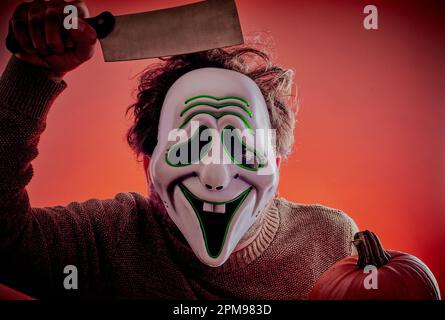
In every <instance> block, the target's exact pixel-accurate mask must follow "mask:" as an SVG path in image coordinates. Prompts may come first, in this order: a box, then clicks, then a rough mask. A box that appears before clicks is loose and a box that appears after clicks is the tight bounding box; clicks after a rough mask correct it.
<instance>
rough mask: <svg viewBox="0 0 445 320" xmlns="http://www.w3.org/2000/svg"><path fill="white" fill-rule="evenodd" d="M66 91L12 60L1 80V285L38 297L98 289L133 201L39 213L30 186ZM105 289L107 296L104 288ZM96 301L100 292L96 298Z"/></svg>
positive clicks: (40, 72)
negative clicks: (74, 285)
mask: <svg viewBox="0 0 445 320" xmlns="http://www.w3.org/2000/svg"><path fill="white" fill-rule="evenodd" d="M65 87H66V84H65V83H64V82H63V81H62V82H60V83H58V82H55V81H53V80H50V79H48V77H47V75H46V74H45V71H44V70H42V69H40V68H37V67H34V66H31V65H29V64H26V63H24V62H22V61H20V60H18V59H16V58H14V57H13V58H11V60H10V62H9V63H8V65H7V67H6V69H5V71H4V73H3V74H2V76H1V79H0V283H3V284H5V285H8V286H10V287H13V288H15V289H17V290H20V291H23V292H25V293H27V294H29V295H32V296H35V297H49V296H54V295H56V296H58V297H60V296H61V295H62V296H66V295H74V296H76V295H77V294H81V295H83V296H84V295H85V293H86V292H92V291H95V290H99V289H97V288H98V283H103V282H104V281H103V280H104V279H102V278H103V277H104V276H105V275H104V274H103V273H101V270H102V268H101V266H103V265H104V264H106V263H107V259H108V257H109V255H110V254H111V251H112V250H113V249H112V248H114V246H115V242H116V241H117V236H118V234H119V230H121V229H122V226H121V225H120V224H119V223H120V222H119V221H120V220H121V219H119V213H122V212H127V213H128V211H131V210H132V209H131V208H133V207H134V204H133V200H132V199H131V197H130V195H127V196H124V195H120V196H119V195H118V196H117V197H116V198H115V199H112V200H107V201H101V200H90V201H87V202H84V203H72V204H70V205H68V206H66V207H61V206H60V207H52V208H32V207H31V206H30V203H29V199H28V194H27V192H26V189H25V188H26V185H27V184H28V183H29V182H30V180H31V178H32V175H33V169H32V166H31V161H32V160H33V159H34V158H35V157H36V156H37V154H38V151H37V144H38V141H39V137H40V134H41V133H42V132H43V130H44V129H45V120H46V115H47V113H48V110H49V108H50V106H51V104H52V102H53V101H54V99H55V98H56V97H57V96H58V95H59V94H60V93H61V92H62V91H63V90H64V89H65ZM68 265H74V266H75V267H76V268H77V275H78V290H66V288H64V279H65V278H66V277H67V275H68V274H65V273H64V271H66V270H64V269H65V267H66V266H68ZM101 290H103V289H101ZM95 294H97V292H95Z"/></svg>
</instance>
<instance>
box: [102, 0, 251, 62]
mask: <svg viewBox="0 0 445 320" xmlns="http://www.w3.org/2000/svg"><path fill="white" fill-rule="evenodd" d="M243 42H244V41H243V34H242V31H241V25H240V22H239V18H238V12H237V9H236V4H235V1H234V0H207V1H202V2H197V3H192V4H188V5H184V6H179V7H174V8H168V9H162V10H156V11H148V12H143V13H136V14H128V15H120V16H115V24H114V28H113V30H112V31H111V33H109V34H108V35H107V36H106V37H105V38H102V39H100V45H101V47H102V51H103V55H104V59H105V61H126V60H138V59H147V58H156V57H164V56H171V55H178V54H185V53H192V52H198V51H204V50H209V49H214V48H222V47H227V46H233V45H239V44H242V43H243Z"/></svg>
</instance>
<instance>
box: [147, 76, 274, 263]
mask: <svg viewBox="0 0 445 320" xmlns="http://www.w3.org/2000/svg"><path fill="white" fill-rule="evenodd" d="M270 128H271V127H270V121H269V114H268V111H267V106H266V102H265V100H264V97H263V95H262V93H261V91H260V89H259V88H258V86H257V85H256V83H255V82H254V81H253V80H252V79H250V78H249V77H247V76H246V75H243V74H241V73H239V72H235V71H231V70H227V69H219V68H202V69H197V70H193V71H191V72H188V73H186V74H185V75H183V76H182V77H181V78H179V79H178V80H177V81H176V82H175V83H174V84H173V85H172V86H171V88H170V89H169V91H168V92H167V95H166V97H165V100H164V103H163V107H162V110H161V117H160V120H159V130H158V142H157V145H156V148H155V149H154V151H153V155H152V157H151V161H150V167H149V170H150V177H151V181H152V184H153V185H154V188H155V190H156V192H157V193H158V194H159V196H160V198H161V199H162V201H163V203H164V206H165V207H166V210H167V212H168V215H169V216H170V218H171V219H172V220H173V222H174V223H175V224H176V226H177V227H178V228H179V230H180V231H181V232H182V234H183V235H184V237H185V239H186V240H187V242H188V244H189V245H190V247H191V248H192V250H193V252H194V253H195V254H196V256H197V257H198V259H199V260H201V261H202V262H203V263H205V264H207V265H209V266H213V267H216V266H220V265H222V264H223V263H224V262H225V261H226V260H227V259H228V258H229V256H230V254H231V253H232V252H233V250H234V249H235V247H236V245H237V244H238V242H239V241H240V239H241V238H242V237H243V236H244V234H245V233H246V231H247V230H248V229H249V228H250V227H251V226H252V224H253V223H254V222H255V220H256V219H257V218H258V217H259V215H260V213H261V211H262V210H263V209H264V208H265V207H266V205H267V204H268V203H269V201H270V200H271V199H272V197H273V196H274V194H275V191H276V188H277V185H278V168H277V163H276V155H275V150H274V146H273V139H274V136H270V135H268V134H270V132H271V130H270ZM205 129H210V130H205ZM233 129H235V130H233ZM236 129H238V130H236ZM257 129H262V130H257ZM229 133H234V137H235V138H233V145H232V144H231V143H232V142H230V141H232V138H230V136H229ZM200 135H201V136H200ZM209 135H210V137H209ZM203 136H205V137H204V141H203V142H199V143H196V141H198V140H199V139H198V138H199V137H201V140H203ZM241 136H242V137H243V138H244V139H245V140H244V144H243V143H241V142H240V141H241V140H240V138H239V137H241ZM224 137H225V138H226V139H224ZM236 137H238V138H236ZM229 138H230V139H229ZM228 141H229V142H228ZM190 145H194V146H195V147H197V148H199V149H196V148H194V147H193V146H192V147H191V149H192V151H191V152H190V156H188V155H187V152H185V154H186V155H187V156H186V157H185V158H184V150H188V147H185V149H184V148H183V147H184V146H190ZM237 145H239V146H242V145H244V146H245V147H241V148H238V149H236V146H237ZM233 146H235V148H233ZM178 150H181V152H179V151H178ZM193 150H194V151H193ZM197 150H199V152H196V151H197ZM231 150H232V151H231ZM234 150H242V151H243V152H241V153H240V152H237V153H236V152H235V151H234ZM178 155H179V157H178ZM240 156H243V157H244V158H247V159H248V160H240V159H241V158H240ZM178 159H179V161H178ZM217 162H218V163H217Z"/></svg>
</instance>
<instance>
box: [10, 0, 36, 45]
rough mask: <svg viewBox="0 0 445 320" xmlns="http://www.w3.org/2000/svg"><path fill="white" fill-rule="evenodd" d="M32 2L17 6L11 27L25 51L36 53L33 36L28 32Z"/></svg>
mask: <svg viewBox="0 0 445 320" xmlns="http://www.w3.org/2000/svg"><path fill="white" fill-rule="evenodd" d="M29 7H30V3H27V2H23V3H21V4H19V5H18V6H17V9H16V10H15V12H14V14H13V16H12V19H11V27H12V31H13V33H14V38H15V39H16V40H17V42H18V44H19V45H20V47H21V48H22V50H23V51H25V52H27V53H35V51H36V50H35V49H34V47H33V45H32V42H31V37H30V36H29V32H28V9H29Z"/></svg>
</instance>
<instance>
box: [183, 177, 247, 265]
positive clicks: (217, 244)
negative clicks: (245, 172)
mask: <svg viewBox="0 0 445 320" xmlns="http://www.w3.org/2000/svg"><path fill="white" fill-rule="evenodd" d="M179 188H180V189H181V191H182V193H183V194H184V196H185V198H186V199H187V201H188V202H189V203H190V205H191V206H192V208H193V211H195V214H196V216H197V217H198V220H199V223H200V225H201V231H202V234H203V236H204V243H205V246H206V249H207V253H208V254H209V256H210V257H212V258H217V257H218V256H219V255H220V254H221V251H222V248H223V247H224V243H225V240H226V237H227V232H228V230H229V226H230V223H231V221H232V219H233V217H234V216H235V213H236V212H237V211H238V209H239V208H240V207H241V205H242V203H243V202H244V200H246V198H247V196H248V195H249V193H250V191H251V190H252V187H249V188H247V189H246V190H245V191H243V192H242V193H240V194H239V195H237V196H236V197H235V198H233V199H232V200H229V201H224V202H212V201H205V200H203V199H200V198H198V197H197V196H195V195H194V194H193V193H192V192H191V191H190V190H188V189H187V188H186V187H185V186H184V185H183V184H182V183H180V184H179Z"/></svg>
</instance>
